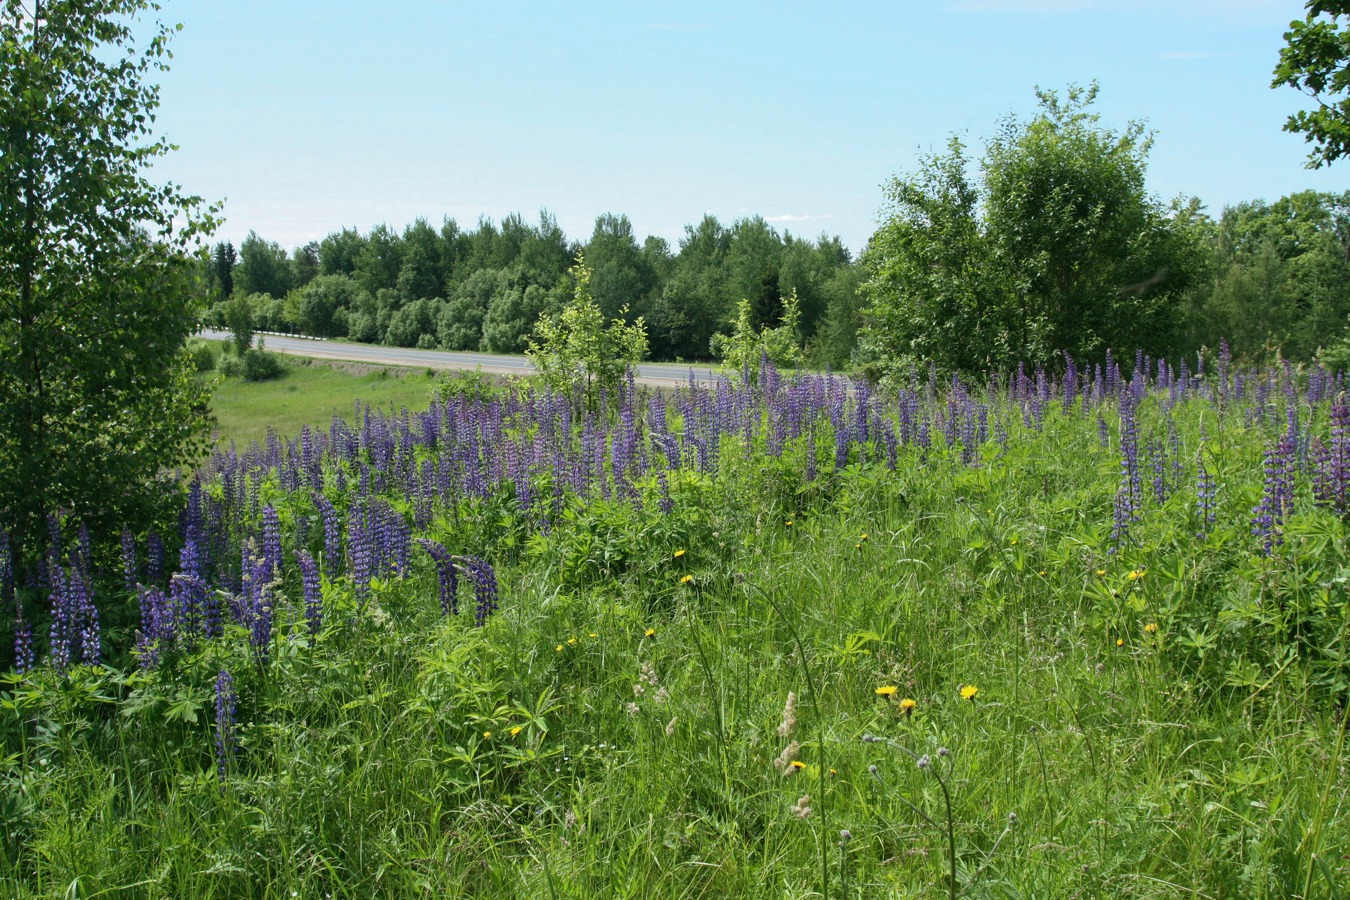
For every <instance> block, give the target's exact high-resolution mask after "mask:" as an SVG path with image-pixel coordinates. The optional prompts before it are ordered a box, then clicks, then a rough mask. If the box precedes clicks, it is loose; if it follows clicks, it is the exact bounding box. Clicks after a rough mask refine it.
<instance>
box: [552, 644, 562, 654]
mask: <svg viewBox="0 0 1350 900" xmlns="http://www.w3.org/2000/svg"><path fill="white" fill-rule="evenodd" d="M553 649H554V650H556V651H557V652H558V653H561V652H562V644H559V645H558V646H556V647H554V648H553Z"/></svg>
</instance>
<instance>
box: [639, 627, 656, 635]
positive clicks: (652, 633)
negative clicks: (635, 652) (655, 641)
mask: <svg viewBox="0 0 1350 900" xmlns="http://www.w3.org/2000/svg"><path fill="white" fill-rule="evenodd" d="M655 634H656V629H655V628H648V629H647V631H646V632H645V633H644V634H643V635H642V636H643V637H652V636H654V635H655Z"/></svg>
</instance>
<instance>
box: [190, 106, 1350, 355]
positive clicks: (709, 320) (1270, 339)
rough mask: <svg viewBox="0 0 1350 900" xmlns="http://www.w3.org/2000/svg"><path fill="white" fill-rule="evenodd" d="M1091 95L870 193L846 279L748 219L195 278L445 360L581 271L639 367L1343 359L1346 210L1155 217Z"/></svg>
mask: <svg viewBox="0 0 1350 900" xmlns="http://www.w3.org/2000/svg"><path fill="white" fill-rule="evenodd" d="M1096 95H1097V87H1096V85H1092V86H1090V87H1087V88H1078V87H1072V88H1070V89H1069V90H1068V91H1066V92H1064V93H1063V94H1059V93H1055V92H1052V91H1038V92H1037V97H1038V99H1039V101H1040V108H1039V111H1038V113H1037V114H1036V115H1035V116H1034V117H1032V118H1031V119H1029V120H1018V119H1015V118H1008V119H1006V120H1004V121H1003V122H1001V123H999V125H998V127H997V128H996V129H995V131H994V134H993V135H992V136H991V137H990V138H989V139H987V140H986V141H985V142H984V144H983V146H982V152H980V153H979V155H978V156H975V157H972V156H971V155H970V154H969V152H968V151H967V148H966V146H965V145H964V144H963V143H962V142H961V141H960V140H958V139H956V138H953V139H952V140H951V141H950V142H949V143H948V144H947V147H946V149H945V150H944V151H941V152H937V153H932V154H930V155H928V156H926V157H924V158H923V160H922V161H921V163H920V165H919V166H918V167H917V168H916V169H915V170H914V171H913V172H909V173H905V174H902V175H900V176H898V177H896V178H894V179H893V180H892V181H891V182H890V184H889V185H888V186H887V188H886V208H885V210H884V219H883V222H882V224H881V226H880V227H879V228H878V229H877V231H876V233H875V234H874V235H873V236H872V238H871V240H870V241H869V243H868V246H867V248H866V250H865V251H864V253H863V255H862V258H861V259H859V260H856V261H855V259H854V258H853V256H852V255H851V254H850V252H849V250H848V249H847V248H846V247H845V246H844V245H843V243H842V242H841V241H840V239H839V238H838V237H834V236H830V235H821V236H820V237H818V238H816V239H814V240H812V239H803V238H800V237H797V236H796V235H793V234H790V233H782V232H779V231H778V230H777V229H776V228H774V227H773V225H772V224H770V223H769V222H768V221H766V220H765V219H763V218H762V217H759V216H750V217H746V218H741V219H737V220H736V221H734V222H731V223H730V224H724V223H723V222H721V221H719V220H718V219H717V218H716V217H715V216H712V215H706V216H704V217H703V218H702V219H701V220H700V221H698V222H697V223H695V224H691V225H687V226H685V229H684V235H683V236H682V237H681V238H680V240H679V241H678V242H677V244H676V245H675V246H671V244H669V243H667V242H666V241H665V240H662V239H661V238H657V237H648V238H646V239H645V240H639V237H638V235H637V234H636V232H635V230H634V228H633V224H632V222H631V221H630V220H629V218H628V217H627V216H625V215H622V214H618V213H605V214H603V215H601V216H598V217H597V218H596V220H595V224H594V227H593V229H592V231H591V234H590V235H589V237H588V238H587V240H586V241H585V243H579V242H577V241H573V240H569V239H568V237H567V236H566V235H565V234H564V233H563V231H562V229H561V228H559V227H558V223H557V220H556V219H555V218H554V217H553V216H552V215H550V214H549V213H548V212H546V211H545V212H541V213H540V215H539V217H538V219H537V220H536V221H535V222H534V223H531V222H529V221H527V220H526V219H525V218H524V217H523V216H521V215H519V214H515V213H513V214H511V215H509V216H506V217H505V218H504V219H502V220H501V221H499V222H494V221H493V220H490V219H486V218H484V219H480V220H479V221H478V222H477V223H476V224H475V225H474V226H473V227H471V228H462V227H460V225H459V224H458V223H457V222H456V221H455V220H453V219H446V220H445V221H444V222H442V223H441V225H440V226H439V227H437V226H433V225H431V224H430V223H428V222H427V221H426V220H424V219H418V220H416V221H415V222H413V223H411V224H410V225H407V226H406V227H404V228H402V229H401V230H400V229H396V228H393V227H390V226H388V225H378V226H376V227H375V228H372V229H371V230H370V231H369V232H367V233H365V234H362V233H361V232H359V231H357V230H355V229H351V228H344V229H342V230H341V231H337V232H334V233H332V234H329V235H328V236H327V237H325V238H323V239H322V240H320V241H317V242H311V243H309V244H306V245H304V246H302V247H297V248H294V249H293V250H291V251H290V252H287V251H286V250H285V249H283V248H282V247H281V246H279V245H277V244H276V243H274V242H271V241H268V240H266V239H265V238H263V237H261V236H259V235H257V234H255V233H250V234H249V236H248V237H247V238H246V239H245V240H244V241H243V242H242V243H241V244H240V246H239V248H238V250H237V251H236V249H235V247H234V246H233V245H231V244H228V243H220V244H217V245H216V246H215V247H214V248H213V249H212V253H211V254H210V257H209V259H207V258H203V260H202V263H201V265H202V271H201V273H200V277H199V279H198V281H199V283H200V284H201V285H202V288H203V290H204V293H205V295H206V298H207V300H208V302H209V303H210V304H211V309H210V311H209V312H208V314H207V316H208V319H207V320H208V322H211V323H213V324H216V325H218V326H221V327H224V326H225V325H226V317H227V313H228V315H229V316H231V317H232V318H233V320H234V321H236V322H239V321H243V319H244V313H245V312H247V313H248V316H247V319H248V321H249V322H251V323H252V325H253V327H255V328H256V329H258V330H260V331H293V332H303V333H306V334H311V335H315V336H320V337H347V338H350V339H352V340H357V341H366V342H376V343H386V344H395V345H400V346H408V347H428V348H442V349H446V350H467V351H477V350H482V351H489V352H499V353H519V352H522V351H524V350H525V349H526V348H527V347H528V346H529V344H530V340H531V338H532V337H537V329H538V326H539V323H540V321H541V320H542V319H543V318H545V317H547V316H555V317H556V316H557V315H558V314H560V313H561V312H562V311H563V310H564V309H565V308H566V307H567V305H568V304H569V303H572V302H574V301H575V288H576V280H575V278H574V277H573V276H569V270H571V269H572V267H573V266H574V265H575V264H576V262H577V260H578V259H579V258H581V256H582V255H583V254H584V256H585V259H586V264H587V271H588V272H589V275H588V278H589V281H588V283H587V295H588V297H590V299H591V300H592V301H593V302H594V304H595V306H596V308H597V309H598V310H599V311H600V315H601V316H602V318H604V319H605V320H606V321H608V320H611V319H614V318H616V317H618V318H622V319H623V320H624V321H625V322H626V323H628V324H632V323H633V322H635V321H636V320H637V319H638V318H639V317H641V318H642V319H643V321H644V323H645V326H646V335H647V348H648V349H647V353H648V358H649V359H655V360H687V361H694V360H709V359H714V358H717V357H719V356H722V355H724V354H727V353H728V352H729V348H730V347H731V346H732V343H734V344H735V346H737V347H742V348H744V347H749V346H751V344H752V343H753V341H752V340H751V338H752V337H753V338H754V340H768V339H771V340H770V341H769V342H770V343H772V344H773V347H774V350H773V353H772V355H774V356H775V357H777V358H780V359H782V360H784V361H791V362H794V363H795V362H798V361H800V362H801V363H803V364H806V365H811V366H817V367H821V368H824V367H826V366H831V367H834V368H836V369H856V368H857V367H858V366H860V365H865V366H866V367H867V368H868V369H869V370H873V371H879V372H884V371H886V370H888V369H896V368H899V369H900V370H907V363H908V362H909V361H922V362H924V363H927V362H933V363H935V364H936V365H938V366H939V367H940V368H942V369H945V370H948V371H957V372H978V373H984V372H987V371H990V370H991V369H993V370H1003V371H1007V370H1010V369H1012V368H1014V367H1016V365H1017V364H1018V363H1020V362H1027V363H1029V364H1032V365H1037V364H1041V365H1049V366H1058V365H1062V364H1063V357H1062V354H1063V353H1064V352H1065V351H1067V352H1069V353H1071V354H1073V355H1074V357H1075V358H1077V359H1080V360H1082V361H1085V362H1090V361H1092V360H1094V359H1100V358H1101V357H1102V356H1103V355H1104V354H1105V352H1106V350H1107V349H1111V350H1113V351H1115V353H1116V355H1117V357H1118V358H1120V357H1124V358H1127V359H1132V358H1133V356H1134V351H1135V350H1138V349H1142V350H1144V351H1145V352H1146V353H1148V354H1151V355H1153V356H1168V357H1172V358H1174V359H1175V358H1177V357H1179V356H1181V355H1183V354H1191V353H1194V352H1196V351H1198V350H1200V349H1201V348H1204V347H1209V348H1217V346H1218V344H1219V342H1220V341H1221V340H1224V339H1226V340H1227V341H1228V343H1229V345H1230V347H1231V349H1232V351H1233V352H1234V353H1235V354H1236V355H1238V356H1246V357H1255V356H1262V355H1269V354H1272V353H1281V354H1284V355H1285V356H1287V357H1289V358H1292V359H1297V360H1303V359H1310V358H1312V357H1313V356H1315V355H1316V354H1318V353H1319V352H1322V350H1323V349H1325V348H1326V347H1328V346H1330V345H1332V344H1337V345H1338V346H1341V345H1343V346H1344V347H1345V348H1346V349H1345V352H1346V353H1347V354H1350V331H1348V330H1347V317H1348V316H1350V270H1348V269H1347V266H1350V192H1348V193H1347V194H1341V195H1335V194H1318V193H1313V192H1304V193H1299V194H1294V195H1291V196H1289V197H1284V198H1281V199H1279V200H1276V201H1274V202H1270V203H1267V202H1264V201H1260V200H1256V201H1252V202H1249V203H1242V204H1238V205H1237V206H1235V207H1232V208H1231V209H1227V210H1224V211H1222V212H1221V213H1220V214H1219V215H1218V217H1217V218H1211V217H1210V216H1207V215H1206V214H1205V213H1204V211H1203V210H1202V208H1201V207H1200V205H1199V204H1198V202H1196V201H1193V200H1192V201H1187V202H1181V201H1177V202H1173V203H1171V204H1167V203H1163V202H1162V201H1160V200H1159V199H1157V198H1156V197H1154V196H1153V195H1151V194H1150V193H1149V192H1148V190H1147V186H1146V182H1145V175H1146V164H1147V158H1148V152H1149V147H1150V142H1151V138H1150V135H1149V133H1148V132H1147V130H1146V128H1145V127H1144V126H1143V125H1142V124H1139V123H1130V124H1128V125H1126V126H1125V127H1124V128H1123V129H1114V128H1110V127H1107V126H1106V125H1104V124H1102V123H1101V122H1100V120H1099V118H1098V116H1097V115H1096V114H1095V113H1094V112H1093V110H1092V104H1093V101H1094V99H1095V97H1096ZM231 297H234V298H242V301H241V303H242V304H243V305H245V306H247V309H246V310H245V309H242V308H240V307H239V306H238V305H235V306H231V305H230V304H228V303H227V302H226V301H228V300H229V299H230V298H231ZM794 297H795V305H793V306H792V307H791V310H790V308H789V300H790V298H794ZM789 313H790V315H791V317H792V319H793V322H792V323H791V325H790V327H785V319H786V318H787V317H788V316H789ZM718 335H721V336H722V337H721V338H717V336H718ZM738 335H739V336H740V339H739V340H738V341H736V342H732V343H729V340H730V339H731V338H734V337H736V336H738ZM765 336H767V338H765ZM715 338H717V340H716V341H715ZM785 342H786V343H785ZM788 343H790V344H791V346H788V345H787V344H788ZM780 345H781V346H780ZM762 349H763V348H761V350H756V351H754V352H755V353H759V352H761V351H762ZM746 352H749V351H746Z"/></svg>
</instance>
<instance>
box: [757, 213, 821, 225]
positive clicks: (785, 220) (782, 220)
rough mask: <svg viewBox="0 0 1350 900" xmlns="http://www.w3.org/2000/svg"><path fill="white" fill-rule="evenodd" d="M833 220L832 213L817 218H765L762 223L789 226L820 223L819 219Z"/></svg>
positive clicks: (786, 216) (792, 216)
mask: <svg viewBox="0 0 1350 900" xmlns="http://www.w3.org/2000/svg"><path fill="white" fill-rule="evenodd" d="M833 218H834V214H833V213H824V214H822V215H819V216H812V215H803V216H794V215H791V214H788V215H782V216H765V217H764V221H766V222H773V223H774V224H775V225H778V224H783V223H787V224H791V223H793V222H817V221H820V220H821V219H833Z"/></svg>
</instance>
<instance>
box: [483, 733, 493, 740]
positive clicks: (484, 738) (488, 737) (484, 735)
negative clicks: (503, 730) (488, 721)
mask: <svg viewBox="0 0 1350 900" xmlns="http://www.w3.org/2000/svg"><path fill="white" fill-rule="evenodd" d="M491 738H492V732H490V731H485V732H483V740H485V741H486V740H491Z"/></svg>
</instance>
